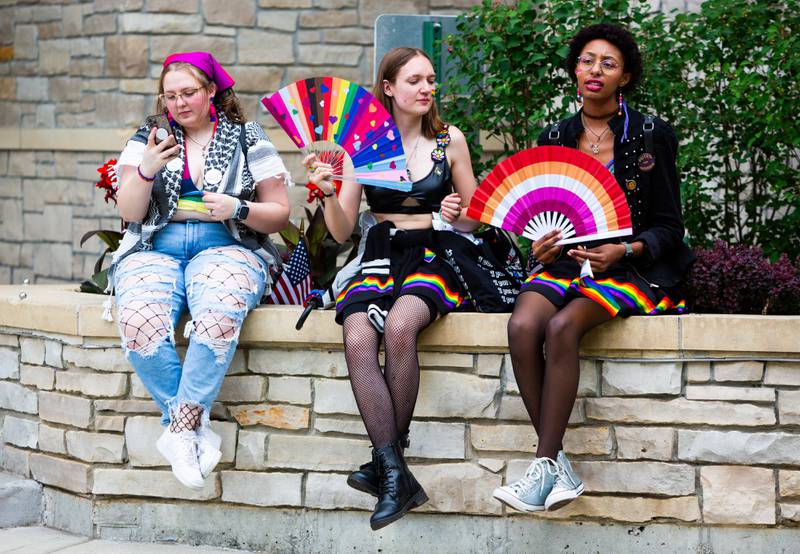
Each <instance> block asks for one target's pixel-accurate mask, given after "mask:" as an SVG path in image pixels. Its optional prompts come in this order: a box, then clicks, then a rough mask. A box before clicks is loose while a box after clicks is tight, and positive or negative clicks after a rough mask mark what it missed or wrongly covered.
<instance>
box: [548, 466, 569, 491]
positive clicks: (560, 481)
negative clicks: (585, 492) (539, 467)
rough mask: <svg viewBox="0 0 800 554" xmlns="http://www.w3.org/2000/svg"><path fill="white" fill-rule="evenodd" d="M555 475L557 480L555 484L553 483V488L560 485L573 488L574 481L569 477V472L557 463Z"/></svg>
mask: <svg viewBox="0 0 800 554" xmlns="http://www.w3.org/2000/svg"><path fill="white" fill-rule="evenodd" d="M553 475H555V479H556V481H555V483H553V488H556V487H558V486H559V485H561V486H562V487H565V488H570V489H571V488H573V486H572V479H570V477H569V475H567V470H566V469H564V467H563V466H562V465H561V464H559V463H556V472H555V473H554V474H553Z"/></svg>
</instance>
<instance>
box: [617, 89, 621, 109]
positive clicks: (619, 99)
mask: <svg viewBox="0 0 800 554" xmlns="http://www.w3.org/2000/svg"><path fill="white" fill-rule="evenodd" d="M617 115H622V89H619V109H618V111H617Z"/></svg>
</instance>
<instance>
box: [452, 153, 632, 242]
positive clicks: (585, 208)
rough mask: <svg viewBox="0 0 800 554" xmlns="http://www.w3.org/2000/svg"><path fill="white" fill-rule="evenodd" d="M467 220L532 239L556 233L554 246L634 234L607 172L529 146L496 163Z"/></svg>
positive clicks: (581, 157)
mask: <svg viewBox="0 0 800 554" xmlns="http://www.w3.org/2000/svg"><path fill="white" fill-rule="evenodd" d="M467 216H469V217H471V218H473V219H477V220H479V221H482V222H484V223H489V224H490V225H494V226H495V227H500V228H501V229H505V230H507V231H511V232H512V233H515V234H517V235H522V236H525V237H528V238H530V239H532V240H538V239H539V238H541V237H542V236H543V235H545V234H546V233H548V232H549V231H552V230H553V229H560V230H561V234H562V237H563V238H562V239H561V240H560V241H558V243H557V244H559V245H561V244H571V243H576V242H589V241H593V240H599V239H607V238H612V237H621V236H626V235H630V234H632V233H633V229H632V227H631V212H630V208H629V207H628V202H627V201H626V200H625V192H624V191H623V190H622V187H620V186H619V183H617V180H616V179H615V178H614V176H613V175H612V174H611V172H610V171H609V170H608V169H607V168H606V167H605V166H604V165H603V164H602V163H600V162H599V161H597V160H595V159H594V158H592V157H591V156H589V155H587V154H584V153H583V152H581V151H580V150H576V149H574V148H566V147H564V146H539V147H536V148H529V149H527V150H523V151H522V152H518V153H517V154H514V155H513V156H511V157H509V158H507V159H505V160H503V161H502V162H500V163H499V164H497V166H495V168H494V169H493V170H492V171H491V173H489V175H487V176H486V178H485V179H484V180H483V181H482V182H481V184H480V186H478V188H477V189H476V190H475V194H474V195H473V196H472V201H471V202H470V204H469V209H468V210H467Z"/></svg>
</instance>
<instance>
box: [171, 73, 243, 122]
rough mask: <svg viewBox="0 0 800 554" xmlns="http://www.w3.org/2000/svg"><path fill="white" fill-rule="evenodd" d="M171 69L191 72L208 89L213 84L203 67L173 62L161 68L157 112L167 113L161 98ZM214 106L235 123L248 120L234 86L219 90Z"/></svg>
mask: <svg viewBox="0 0 800 554" xmlns="http://www.w3.org/2000/svg"><path fill="white" fill-rule="evenodd" d="M170 71H186V72H188V73H191V74H192V76H193V77H194V78H195V79H197V80H198V81H199V82H200V84H201V85H202V86H203V88H205V89H208V87H209V86H211V79H209V78H208V75H206V74H205V72H204V71H202V70H201V69H199V68H197V67H195V66H193V65H192V64H190V63H186V62H173V63H171V64H169V65H167V66H166V67H164V69H162V70H161V76H160V77H159V78H158V97H157V99H156V113H167V106H166V105H165V104H164V102H163V101H162V100H161V95H162V94H164V76H165V75H166V74H167V73H169V72H170ZM214 106H215V107H216V108H217V111H221V112H222V113H224V114H225V117H227V118H228V119H229V120H230V121H231V122H233V123H245V122H246V121H247V119H245V117H244V112H243V110H242V106H241V104H239V99H238V98H237V97H236V93H235V92H233V87H231V88H229V89H226V90H223V91H219V90H218V91H217V92H216V94H215V95H214Z"/></svg>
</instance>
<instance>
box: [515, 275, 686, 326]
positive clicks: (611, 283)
mask: <svg viewBox="0 0 800 554" xmlns="http://www.w3.org/2000/svg"><path fill="white" fill-rule="evenodd" d="M534 283H535V284H539V285H544V286H546V287H548V288H549V289H552V290H553V291H554V292H555V293H556V294H558V295H559V296H560V297H562V298H563V297H564V296H566V294H567V292H573V293H576V294H579V295H581V296H585V297H586V298H589V299H591V300H594V301H595V302H597V303H598V304H600V306H602V307H603V309H605V310H606V311H607V312H608V313H609V314H610V315H611V316H612V317H613V316H616V315H617V314H618V313H619V312H620V310H622V309H623V307H625V308H629V309H630V310H632V311H633V312H634V313H639V314H646V315H655V314H660V313H663V312H666V311H670V310H675V311H677V312H684V311H686V302H685V301H684V300H681V301H680V302H678V303H677V304H675V303H674V302H673V301H672V300H671V299H670V298H669V297H667V296H664V298H662V299H661V300H660V301H659V302H658V304H655V303H653V301H652V300H651V299H650V298H649V297H648V296H647V295H646V294H645V293H644V292H642V290H640V289H639V288H638V287H637V286H636V285H634V284H632V283H626V282H621V281H617V280H616V279H612V278H607V279H598V280H594V279H592V278H590V277H584V278H583V279H581V278H579V277H576V278H574V279H559V278H557V277H553V276H552V275H551V274H549V273H547V272H546V271H542V272H541V273H537V274H536V275H531V276H530V277H528V278H527V279H526V280H525V284H526V285H527V284H534Z"/></svg>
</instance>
